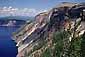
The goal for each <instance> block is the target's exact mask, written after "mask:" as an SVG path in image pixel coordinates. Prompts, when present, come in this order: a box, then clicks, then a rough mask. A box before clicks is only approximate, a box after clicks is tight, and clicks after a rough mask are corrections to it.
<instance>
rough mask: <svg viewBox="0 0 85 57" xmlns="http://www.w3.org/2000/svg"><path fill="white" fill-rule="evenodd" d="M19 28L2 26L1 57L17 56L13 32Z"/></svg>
mask: <svg viewBox="0 0 85 57" xmlns="http://www.w3.org/2000/svg"><path fill="white" fill-rule="evenodd" d="M18 28H19V27H4V26H0V57H16V55H17V52H18V50H17V47H16V43H15V42H14V41H13V40H12V33H13V32H14V31H16V30H17V29H18Z"/></svg>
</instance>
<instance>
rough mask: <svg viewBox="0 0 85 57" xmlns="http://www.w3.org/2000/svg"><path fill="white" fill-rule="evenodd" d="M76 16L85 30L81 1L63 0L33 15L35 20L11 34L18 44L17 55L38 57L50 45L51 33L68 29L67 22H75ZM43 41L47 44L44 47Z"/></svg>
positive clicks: (84, 15)
mask: <svg viewBox="0 0 85 57" xmlns="http://www.w3.org/2000/svg"><path fill="white" fill-rule="evenodd" d="M78 18H80V19H81V20H82V23H81V26H83V30H84V31H85V29H84V28H85V5H84V4H82V3H80V4H77V3H67V2H64V3H62V4H60V5H59V6H57V7H54V8H52V9H51V10H49V11H48V12H43V13H40V14H38V15H37V16H35V21H32V22H30V23H28V24H25V25H24V26H23V27H22V28H21V30H20V31H19V32H17V33H16V32H15V33H14V35H13V39H14V40H15V42H17V45H16V46H18V55H17V57H22V56H23V57H25V55H26V54H28V55H29V56H33V57H36V56H37V57H40V55H41V54H42V52H43V51H44V50H45V49H46V48H48V47H50V46H51V44H52V37H53V33H54V32H55V31H59V30H64V29H65V30H67V29H69V23H75V20H76V19H78ZM43 43H45V44H47V46H46V47H44V46H43ZM35 47H36V48H35ZM36 50H38V51H36ZM36 53H39V54H36ZM30 54H31V55H30Z"/></svg>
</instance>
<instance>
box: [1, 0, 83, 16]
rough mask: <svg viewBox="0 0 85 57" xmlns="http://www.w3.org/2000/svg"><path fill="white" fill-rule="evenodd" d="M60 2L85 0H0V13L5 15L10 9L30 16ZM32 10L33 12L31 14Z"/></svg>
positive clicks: (81, 0) (80, 0)
mask: <svg viewBox="0 0 85 57" xmlns="http://www.w3.org/2000/svg"><path fill="white" fill-rule="evenodd" d="M61 2H74V3H80V2H85V0H0V8H3V9H2V10H0V11H1V12H2V13H0V15H7V14H8V13H10V12H9V11H12V12H11V13H14V14H15V13H17V14H19V15H20V13H21V12H22V13H23V14H22V15H28V16H29V15H31V16H32V15H36V14H35V13H39V12H42V11H46V10H49V9H50V8H52V7H54V6H55V5H58V4H59V3H61ZM6 9H7V11H6ZM3 10H4V11H3ZM14 10H15V11H14ZM20 11H21V12H20ZM23 11H24V12H23ZM3 12H6V13H3ZM26 12H27V13H26ZM32 12H33V14H31V13H32ZM25 13H26V14H25ZM9 15H10V14H9ZM15 15H16V14H15Z"/></svg>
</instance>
